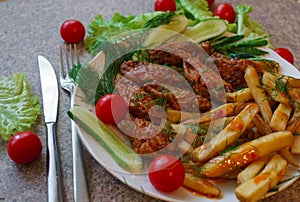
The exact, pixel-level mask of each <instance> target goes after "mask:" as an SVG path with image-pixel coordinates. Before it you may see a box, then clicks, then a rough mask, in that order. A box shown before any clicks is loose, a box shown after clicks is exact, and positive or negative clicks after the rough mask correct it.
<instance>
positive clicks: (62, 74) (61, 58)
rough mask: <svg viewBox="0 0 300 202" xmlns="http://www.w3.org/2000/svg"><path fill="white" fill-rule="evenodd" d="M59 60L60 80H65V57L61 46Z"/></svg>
mask: <svg viewBox="0 0 300 202" xmlns="http://www.w3.org/2000/svg"><path fill="white" fill-rule="evenodd" d="M59 59H60V74H59V78H60V80H62V79H64V75H65V71H64V69H65V68H64V57H63V48H62V46H59Z"/></svg>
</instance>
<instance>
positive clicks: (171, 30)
mask: <svg viewBox="0 0 300 202" xmlns="http://www.w3.org/2000/svg"><path fill="white" fill-rule="evenodd" d="M187 26H188V19H187V18H186V17H185V16H184V15H174V16H173V17H172V19H171V21H170V22H169V23H168V24H164V25H161V26H158V27H156V28H154V29H153V30H151V31H150V34H149V36H148V37H147V39H146V41H145V42H144V44H143V45H144V46H145V47H151V48H155V47H157V46H159V45H161V44H163V43H164V42H166V41H167V40H168V39H170V38H171V37H173V36H175V35H177V34H179V33H181V32H183V31H184V30H185V29H186V27H187Z"/></svg>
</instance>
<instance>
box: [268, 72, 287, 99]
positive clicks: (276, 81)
mask: <svg viewBox="0 0 300 202" xmlns="http://www.w3.org/2000/svg"><path fill="white" fill-rule="evenodd" d="M286 82H287V81H286V80H285V79H284V78H283V76H282V75H281V76H280V77H278V76H277V77H276V76H275V75H273V74H271V73H269V72H265V73H264V74H263V78H262V83H263V84H264V85H265V88H266V90H267V91H268V94H269V95H270V96H271V97H272V98H273V99H274V100H275V101H277V102H280V103H289V102H290V100H289V98H288V96H287V95H286V94H285V92H283V89H282V88H285V87H286Z"/></svg>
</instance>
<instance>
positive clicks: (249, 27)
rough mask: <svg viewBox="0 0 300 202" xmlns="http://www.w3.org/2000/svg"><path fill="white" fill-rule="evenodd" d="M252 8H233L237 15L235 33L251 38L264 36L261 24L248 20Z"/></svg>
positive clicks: (240, 6) (245, 6)
mask: <svg viewBox="0 0 300 202" xmlns="http://www.w3.org/2000/svg"><path fill="white" fill-rule="evenodd" d="M252 11H253V7H252V6H247V5H243V4H241V5H238V6H236V7H235V12H236V14H237V33H236V34H238V35H244V36H246V37H247V36H251V37H252V38H254V37H258V36H263V35H265V34H266V33H265V30H264V28H263V26H262V25H261V24H259V23H258V22H256V21H254V20H251V19H250V15H249V14H250V13H251V12H252Z"/></svg>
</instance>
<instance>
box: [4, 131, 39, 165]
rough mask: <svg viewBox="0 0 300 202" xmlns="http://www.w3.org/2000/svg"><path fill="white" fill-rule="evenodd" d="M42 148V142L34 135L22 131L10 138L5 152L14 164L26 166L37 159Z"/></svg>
mask: <svg viewBox="0 0 300 202" xmlns="http://www.w3.org/2000/svg"><path fill="white" fill-rule="evenodd" d="M42 148H43V147H42V142H41V140H40V138H39V137H38V136H37V135H36V134H35V133H33V132H30V131H23V132H19V133H17V134H15V135H14V136H12V137H11V138H10V140H9V142H8V146H7V152H8V155H9V157H10V158H11V159H12V160H13V161H14V162H16V163H18V164H27V163H30V162H32V161H34V160H35V159H37V158H38V157H39V155H40V154H41V152H42Z"/></svg>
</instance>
